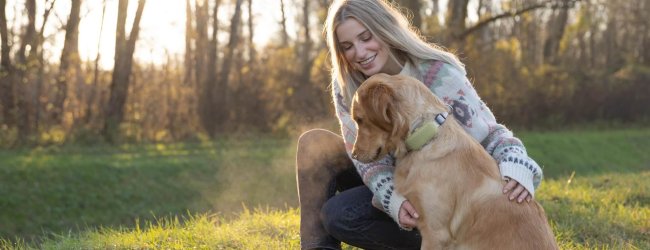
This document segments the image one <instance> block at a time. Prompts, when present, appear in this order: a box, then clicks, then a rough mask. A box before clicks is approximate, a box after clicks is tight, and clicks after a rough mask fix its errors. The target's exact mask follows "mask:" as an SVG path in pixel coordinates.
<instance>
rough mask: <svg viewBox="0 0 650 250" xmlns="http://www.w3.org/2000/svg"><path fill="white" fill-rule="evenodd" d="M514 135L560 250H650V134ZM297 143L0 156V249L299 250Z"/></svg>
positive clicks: (248, 141)
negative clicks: (531, 167)
mask: <svg viewBox="0 0 650 250" xmlns="http://www.w3.org/2000/svg"><path fill="white" fill-rule="evenodd" d="M518 136H519V137H520V138H521V139H522V140H523V141H524V143H525V144H526V146H527V149H528V151H529V152H528V153H529V154H530V155H531V156H532V157H533V158H535V159H536V160H537V161H538V162H539V163H540V164H541V165H542V166H543V168H544V173H545V180H544V181H543V182H542V185H541V187H540V188H539V189H538V191H537V196H536V199H537V200H538V201H540V203H542V205H543V206H544V208H545V209H546V212H547V214H548V217H549V220H550V222H551V225H552V227H553V230H554V232H555V234H556V237H557V239H558V242H559V243H560V246H561V248H562V249H650V240H649V239H650V182H648V181H647V180H648V179H649V178H650V154H648V152H650V129H649V128H639V129H619V130H609V131H598V130H591V131H565V132H527V133H521V134H518ZM294 143H295V140H294V139H287V138H282V139H278V138H272V137H270V136H262V137H259V138H239V139H236V138H230V139H221V140H217V141H214V142H204V143H195V144H172V145H169V144H167V145H163V144H154V145H137V146H134V145H125V146H121V147H104V146H100V147H85V148H83V147H79V146H69V147H63V148H38V149H30V150H27V149H23V150H5V151H0V249H3V248H6V249H30V248H38V249H160V248H162V249H187V248H198V249H297V248H299V235H298V227H299V211H298V210H296V209H295V207H297V198H296V193H295V177H294V172H293V171H294V169H293V168H294V166H293V164H294V163H293V161H294V154H295V144H294ZM243 204H246V205H248V206H250V207H254V208H256V209H253V210H252V211H251V210H249V209H247V208H246V206H244V205H243ZM346 247H347V248H350V247H349V246H346Z"/></svg>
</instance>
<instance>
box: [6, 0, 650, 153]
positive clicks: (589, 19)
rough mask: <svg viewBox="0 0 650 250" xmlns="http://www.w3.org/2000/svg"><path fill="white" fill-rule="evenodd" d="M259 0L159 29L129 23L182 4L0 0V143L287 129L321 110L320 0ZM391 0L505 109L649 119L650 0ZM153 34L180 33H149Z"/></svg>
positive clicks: (326, 71)
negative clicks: (87, 27) (86, 28)
mask: <svg viewBox="0 0 650 250" xmlns="http://www.w3.org/2000/svg"><path fill="white" fill-rule="evenodd" d="M258 1H260V3H255V1H252V0H251V1H244V0H237V1H234V0H214V1H208V0H196V1H190V0H186V1H185V9H184V10H180V9H174V10H173V11H176V12H179V13H181V12H184V13H185V15H184V16H183V15H180V16H181V17H183V18H184V20H176V21H175V24H176V26H174V27H176V29H172V28H168V29H169V32H174V31H179V30H180V32H176V33H171V34H166V35H167V36H166V37H164V38H163V39H160V38H157V37H156V36H153V35H147V34H151V32H154V31H156V30H154V29H153V28H149V29H146V30H144V31H143V30H141V29H140V26H139V25H140V23H141V22H142V20H145V21H146V20H151V19H153V20H156V22H159V23H160V26H162V27H158V28H160V29H162V30H163V31H164V30H165V26H164V25H167V23H168V22H166V21H165V17H167V16H179V15H170V14H168V13H169V12H167V13H148V11H150V9H151V10H152V11H155V10H161V9H162V8H160V6H161V5H165V4H169V3H167V2H158V1H155V2H154V1H149V2H146V1H144V0H143V1H139V2H134V1H131V3H130V4H129V1H125V0H120V1H117V0H115V1H111V0H107V1H94V2H93V1H71V2H67V1H56V0H44V1H35V0H26V1H18V0H16V1H7V0H2V2H1V3H0V34H1V37H2V40H1V44H2V48H1V49H2V57H1V65H2V66H1V67H0V96H1V102H0V111H1V112H0V145H2V146H3V147H9V146H15V145H43V144H51V143H57V144H58V143H62V142H88V143H95V142H125V141H128V142H165V141H186V140H192V139H196V138H201V137H211V138H215V137H218V136H219V135H224V134H230V133H239V132H251V131H252V132H259V133H276V134H282V133H284V134H287V133H289V132H292V131H296V130H297V129H298V130H300V129H303V128H306V127H312V126H316V125H313V124H318V123H319V122H321V121H332V120H334V115H333V105H332V104H331V101H330V97H329V96H330V94H329V89H328V87H329V84H330V63H329V60H330V59H329V54H328V51H327V48H326V45H325V41H324V36H323V34H322V30H323V29H322V24H323V22H324V18H325V15H326V12H327V7H328V6H329V4H330V2H331V1H328V0H318V1H314V0H312V1H309V0H304V1H298V0H272V1H271V0H258ZM145 2H146V3H145ZM179 3H180V1H178V2H176V3H175V4H176V5H178V4H179ZM395 3H396V4H399V5H400V6H401V10H402V11H404V13H406V14H407V15H408V16H409V18H410V20H411V21H412V24H413V26H414V27H416V28H418V29H419V30H420V31H421V34H422V35H423V36H424V37H425V38H426V39H428V40H429V41H430V42H435V43H437V44H439V45H441V46H444V47H446V48H448V49H450V50H452V51H454V52H455V53H456V54H458V55H459V57H460V58H461V60H462V61H463V62H464V63H466V64H467V68H468V76H469V77H470V79H471V80H472V82H473V84H474V86H475V88H476V89H477V91H478V93H479V95H480V96H481V97H482V98H483V99H484V101H485V102H486V103H487V104H488V105H489V106H490V108H491V109H492V111H493V112H494V113H495V115H496V116H497V119H499V121H500V122H502V123H504V124H506V125H509V126H515V127H521V128H542V129H545V128H561V127H564V126H567V125H571V124H584V123H593V122H605V123H612V122H614V123H617V122H618V123H626V122H644V121H647V117H648V114H649V113H650V109H648V108H647V107H649V106H650V98H648V96H649V94H650V87H649V86H648V84H650V19H648V18H647V13H650V1H647V0H626V1H605V0H582V1H580V0H472V1H470V0H459V1H440V0H433V1H422V0H401V1H395ZM106 6H108V7H109V10H110V7H113V9H115V7H116V6H117V9H116V11H115V12H117V13H114V12H110V13H109V14H116V16H111V15H106ZM256 6H257V7H261V8H264V9H259V10H255V7H256ZM268 6H273V8H269V7H268ZM272 10H275V11H276V12H277V13H275V12H274V13H275V14H273V16H272V17H271V18H268V17H264V18H262V17H261V16H262V14H260V13H264V14H265V15H268V14H269V13H268V12H269V11H272ZM162 11H165V10H164V9H162ZM251 13H253V14H251ZM91 14H92V15H94V19H93V18H91ZM176 14H178V13H176ZM181 14H182V13H181ZM98 16H101V17H102V18H101V19H97V17H98ZM256 17H258V18H256ZM91 19H93V20H100V21H93V22H92V24H95V25H97V27H94V30H95V32H93V33H92V34H93V35H99V36H102V35H103V36H104V37H103V38H102V39H95V40H94V41H96V42H97V44H92V45H90V46H88V45H87V44H82V45H84V46H85V47H84V48H86V47H97V48H98V49H96V50H95V51H94V53H90V52H88V51H85V50H84V51H81V52H80V50H79V48H80V44H79V40H80V37H81V38H84V36H89V35H91V34H83V33H80V32H79V30H80V28H79V27H80V25H81V26H82V27H83V24H84V21H86V20H91ZM89 22H90V21H89ZM108 22H110V23H111V24H112V25H114V26H110V27H115V32H114V33H111V32H108V31H107V30H105V29H104V26H107V25H108V24H107V23H108ZM183 22H184V24H183ZM179 26H180V28H179ZM183 26H184V27H183ZM256 27H258V28H256ZM259 27H261V28H262V29H261V30H263V31H264V34H263V35H264V36H265V37H262V38H257V37H256V36H255V31H256V30H257V31H259V30H260V28H259ZM97 30H99V31H100V32H96V31H97ZM152 30H153V31H152ZM111 31H112V30H111ZM147 32H150V33H147ZM181 32H183V33H181ZM159 33H160V32H159ZM110 34H115V37H112V36H110ZM142 34H145V36H144V38H142ZM165 40H176V41H175V42H176V43H178V44H184V48H183V49H182V51H177V52H173V51H171V50H169V49H167V50H162V51H161V50H157V51H154V50H153V49H152V48H153V47H154V45H156V44H159V43H163V42H164V41H165ZM84 41H89V39H86V40H84ZM107 41H108V42H107ZM102 43H103V44H102ZM82 47H83V46H82ZM99 48H102V49H99ZM136 51H137V52H138V53H135V52H136ZM105 54H106V55H108V56H106V55H105ZM134 54H135V56H134ZM80 55H84V56H83V57H82V56H80ZM111 56H112V60H111ZM106 57H108V58H106Z"/></svg>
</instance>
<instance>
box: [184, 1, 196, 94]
mask: <svg viewBox="0 0 650 250" xmlns="http://www.w3.org/2000/svg"><path fill="white" fill-rule="evenodd" d="M192 39H194V32H193V27H192V5H191V4H190V0H185V76H184V78H183V82H184V83H185V84H188V85H192V71H193V64H192Z"/></svg>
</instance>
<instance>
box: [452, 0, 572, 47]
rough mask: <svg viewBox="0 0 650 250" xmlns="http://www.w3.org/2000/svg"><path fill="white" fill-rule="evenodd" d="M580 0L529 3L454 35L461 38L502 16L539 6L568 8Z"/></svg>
mask: <svg viewBox="0 0 650 250" xmlns="http://www.w3.org/2000/svg"><path fill="white" fill-rule="evenodd" d="M580 1H581V0H568V1H567V0H565V1H562V2H558V1H549V2H544V3H538V4H534V5H530V6H528V7H525V8H523V9H519V10H514V11H507V12H504V13H501V14H499V15H496V16H493V17H490V18H487V19H484V20H482V21H479V22H478V23H476V24H474V25H473V26H472V27H469V28H467V29H465V31H463V32H462V33H460V34H458V35H455V37H456V38H457V39H460V40H463V39H465V38H466V37H467V36H469V35H470V34H471V33H473V32H476V31H478V30H480V29H482V28H484V27H485V26H487V25H488V24H490V23H492V22H495V21H496V20H499V19H503V18H507V17H515V16H520V15H523V14H525V13H527V12H530V11H533V10H537V9H540V8H548V9H557V8H569V7H571V6H574V5H575V3H577V2H580Z"/></svg>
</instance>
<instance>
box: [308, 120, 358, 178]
mask: <svg viewBox="0 0 650 250" xmlns="http://www.w3.org/2000/svg"><path fill="white" fill-rule="evenodd" d="M345 161H350V160H349V158H348V156H347V152H346V151H345V144H344V143H343V138H341V137H340V136H339V135H337V134H335V133H332V132H330V131H328V130H324V129H312V130H309V131H307V132H305V133H303V134H302V135H300V137H299V139H298V149H297V152H296V163H297V167H298V170H300V169H301V168H311V167H313V166H314V165H322V164H330V165H339V164H341V163H343V164H345Z"/></svg>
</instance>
